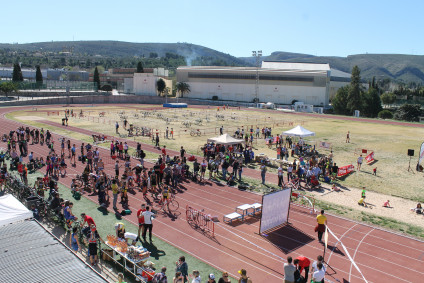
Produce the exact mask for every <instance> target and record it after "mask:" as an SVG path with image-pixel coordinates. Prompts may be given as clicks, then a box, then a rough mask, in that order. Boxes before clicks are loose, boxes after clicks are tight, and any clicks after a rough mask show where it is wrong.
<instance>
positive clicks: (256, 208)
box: [250, 203, 262, 215]
mask: <svg viewBox="0 0 424 283" xmlns="http://www.w3.org/2000/svg"><path fill="white" fill-rule="evenodd" d="M250 208H251V209H252V210H253V212H252V214H251V215H255V214H256V213H261V212H262V204H260V203H254V204H251V205H250Z"/></svg>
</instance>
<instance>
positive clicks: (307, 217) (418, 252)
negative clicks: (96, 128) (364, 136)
mask: <svg viewBox="0 0 424 283" xmlns="http://www.w3.org/2000/svg"><path fill="white" fill-rule="evenodd" d="M50 107H51V106H50ZM15 109H16V110H25V109H30V108H29V107H27V108H25V107H20V108H15ZM15 109H14V110H15ZM7 111H10V110H8V109H0V113H1V117H0V119H1V122H2V123H1V126H0V131H1V133H7V132H8V131H9V130H12V129H13V130H14V129H16V127H17V126H19V125H21V123H18V122H15V121H10V120H7V119H6V118H5V117H4V114H5V113H6V112H7ZM57 137H58V136H57V135H54V139H55V140H57ZM71 142H72V143H75V144H76V145H77V146H79V145H80V144H81V143H80V142H79V141H77V140H72V139H71ZM57 147H58V146H56V148H57ZM30 151H33V152H34V153H35V156H46V155H47V153H48V149H47V147H46V146H40V145H38V144H37V145H32V146H30ZM100 152H101V157H102V158H103V159H104V161H105V164H106V169H105V170H106V171H107V172H112V169H113V168H112V166H113V163H112V162H111V160H108V159H110V158H109V157H108V156H109V153H108V151H107V150H105V149H100ZM82 170H83V166H82V164H80V163H78V164H77V166H76V168H73V167H68V174H69V176H67V177H65V178H61V179H60V182H61V183H63V184H65V185H67V186H68V187H69V185H70V182H71V177H72V174H79V173H81V172H82ZM180 191H181V192H180V193H178V195H177V200H178V201H179V203H180V210H179V211H180V214H179V215H177V216H176V217H169V215H164V214H160V215H159V216H158V217H157V218H156V219H155V220H154V228H153V231H154V234H155V236H157V237H159V238H161V239H163V240H165V241H167V242H168V243H170V244H172V245H174V246H176V247H178V248H180V249H181V250H184V251H186V252H187V253H189V254H191V255H193V256H195V257H197V258H198V259H200V260H202V261H204V262H206V263H208V264H210V265H212V266H214V267H216V268H218V269H220V270H227V271H228V272H229V273H230V274H231V275H232V276H234V277H237V270H239V269H240V268H245V269H246V270H247V271H248V275H249V276H250V277H251V278H252V280H253V281H254V282H281V281H282V280H283V278H284V277H283V273H284V272H283V263H284V262H285V258H286V257H287V256H288V255H291V256H292V257H297V256H299V255H304V256H306V257H308V258H310V259H314V258H315V257H316V256H317V255H318V254H322V251H323V246H322V245H321V244H319V243H318V242H317V241H316V236H315V234H314V232H313V229H314V227H315V223H316V222H315V215H311V214H310V213H309V211H308V210H307V209H304V208H302V207H298V206H294V205H292V207H291V210H290V219H289V221H290V225H287V226H285V227H283V228H280V229H279V230H277V231H274V232H272V233H269V234H267V235H266V236H260V235H258V234H257V232H258V230H259V219H257V218H252V219H251V220H248V221H246V222H244V223H241V224H238V225H233V226H231V225H227V224H223V223H222V222H221V223H218V224H217V225H216V227H215V238H213V239H212V238H210V237H206V236H205V235H204V234H202V233H200V232H199V231H196V230H194V229H193V228H191V227H190V226H189V225H188V224H187V223H186V221H185V217H184V209H183V208H184V207H185V206H186V205H191V206H192V207H195V208H204V209H205V213H208V214H212V215H216V216H218V217H219V218H220V219H222V217H223V215H225V214H228V213H231V212H233V211H234V208H235V207H237V206H239V205H241V204H245V203H254V202H260V201H261V196H259V195H256V194H253V193H249V192H244V191H239V190H237V189H235V188H231V187H227V186H222V185H220V184H216V183H205V184H197V183H193V182H184V183H183V184H182V186H181V187H180ZM85 197H87V198H89V199H91V200H92V201H93V202H97V197H96V196H88V195H85ZM129 198H130V200H129V204H130V208H131V209H132V210H136V209H138V207H139V206H140V204H141V203H142V202H144V200H143V199H142V197H141V195H140V193H134V194H130V196H129ZM110 211H112V210H111V209H110ZM126 219H127V220H129V221H131V222H133V223H136V216H135V214H132V215H130V216H127V217H126ZM328 223H329V228H330V229H331V230H332V231H333V232H334V233H335V234H336V236H337V237H338V238H340V239H341V241H342V242H343V244H344V245H345V246H346V247H347V249H348V251H349V253H350V255H351V256H352V257H353V258H354V260H355V262H356V263H357V265H358V266H359V268H360V269H361V271H362V273H363V274H364V276H365V278H366V279H367V280H368V282H388V281H393V280H396V281H398V282H421V277H422V276H423V275H424V267H423V265H422V264H421V261H422V259H423V258H424V243H423V242H421V241H418V240H415V239H412V238H408V237H405V236H402V235H398V234H395V233H392V232H388V231H384V230H381V229H378V228H375V227H370V226H367V225H364V224H361V223H357V222H354V221H350V220H346V219H343V218H340V217H337V216H334V215H328ZM325 259H326V261H327V262H328V263H329V264H330V266H331V267H332V268H333V269H334V272H333V271H332V270H331V269H330V268H329V269H328V272H329V274H327V276H326V278H327V279H328V280H329V281H331V282H335V281H340V282H364V280H363V279H362V277H361V275H360V274H359V273H358V272H357V271H356V269H355V268H354V267H353V266H352V264H351V262H350V261H349V259H348V258H347V255H346V254H345V252H344V250H343V249H342V247H341V245H340V243H337V242H336V241H335V239H334V238H333V237H330V238H329V247H328V250H327V251H326V256H325Z"/></svg>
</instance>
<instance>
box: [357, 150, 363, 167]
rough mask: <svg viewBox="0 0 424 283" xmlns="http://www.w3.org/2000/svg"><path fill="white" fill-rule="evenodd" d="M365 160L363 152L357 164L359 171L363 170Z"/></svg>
mask: <svg viewBox="0 0 424 283" xmlns="http://www.w3.org/2000/svg"><path fill="white" fill-rule="evenodd" d="M363 161H364V158H363V157H362V154H361V155H359V157H358V161H357V165H358V168H357V169H358V171H361V166H362V162H363Z"/></svg>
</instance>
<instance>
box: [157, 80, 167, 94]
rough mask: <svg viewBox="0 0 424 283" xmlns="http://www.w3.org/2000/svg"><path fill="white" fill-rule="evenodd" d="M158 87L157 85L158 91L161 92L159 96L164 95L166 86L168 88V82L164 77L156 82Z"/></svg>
mask: <svg viewBox="0 0 424 283" xmlns="http://www.w3.org/2000/svg"><path fill="white" fill-rule="evenodd" d="M156 87H157V90H158V92H159V96H162V94H163V93H164V91H165V88H166V83H165V81H164V80H163V79H159V80H158V81H157V82H156Z"/></svg>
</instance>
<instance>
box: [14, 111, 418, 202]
mask: <svg viewBox="0 0 424 283" xmlns="http://www.w3.org/2000/svg"><path fill="white" fill-rule="evenodd" d="M136 107H137V108H140V109H136ZM147 107H154V105H134V107H133V108H128V107H124V106H102V107H85V108H75V109H74V112H75V113H79V110H80V109H83V111H84V114H85V117H84V118H71V119H70V121H69V123H70V125H73V126H76V127H80V128H84V129H90V130H92V131H96V132H102V133H104V134H105V135H107V136H117V135H116V134H115V127H114V124H115V122H116V121H119V122H120V132H121V133H123V132H124V130H123V127H122V122H121V120H122V119H121V118H120V116H125V117H126V118H127V120H128V121H129V123H130V124H134V126H138V127H149V128H151V129H153V131H154V132H155V131H158V132H159V133H160V134H161V145H166V146H167V148H170V149H175V150H178V149H179V148H180V147H181V145H183V146H184V147H185V148H186V150H187V151H188V152H189V153H193V154H199V153H200V152H199V148H200V147H201V146H202V145H203V144H204V143H205V142H206V140H207V138H209V137H213V136H217V135H218V133H219V127H220V126H221V125H222V126H224V131H225V132H228V133H233V132H234V131H235V130H236V129H237V128H241V127H242V126H243V127H244V129H249V128H250V127H251V126H252V125H253V127H254V128H256V126H259V127H260V128H262V127H264V126H268V127H271V128H272V130H273V134H274V135H275V134H280V133H281V132H283V131H286V130H288V129H290V128H292V127H294V126H296V125H297V124H303V126H304V127H305V128H307V129H309V130H311V131H314V132H315V133H316V136H314V137H308V138H306V141H307V142H308V143H309V144H314V145H316V144H317V143H318V142H320V141H326V142H328V143H330V144H331V145H332V150H333V153H334V159H335V161H336V162H337V164H338V165H339V166H344V165H348V164H353V165H354V166H355V167H356V159H357V157H358V154H355V151H357V150H358V149H368V150H373V151H374V152H375V159H376V162H375V163H374V164H372V165H366V164H363V166H362V170H361V171H360V172H355V173H352V174H351V175H349V176H347V177H346V178H343V179H342V180H340V184H341V185H344V186H347V187H358V188H359V187H362V186H366V187H367V189H368V190H372V191H376V192H380V193H384V194H388V195H396V196H400V197H403V198H408V199H413V200H417V201H424V191H423V190H422V180H423V179H422V178H423V175H422V174H420V173H416V172H414V173H412V172H408V171H407V168H408V163H409V158H408V156H407V150H408V149H410V148H411V149H415V152H418V151H419V146H420V144H421V142H422V141H423V140H422V137H423V136H424V129H422V128H415V127H406V126H398V125H384V124H379V123H363V122H360V121H348V120H341V119H336V118H335V119H329V118H322V119H320V118H315V117H309V116H299V115H296V116H295V115H292V114H287V113H281V112H277V111H275V113H269V112H261V111H254V110H240V111H239V110H226V111H222V110H221V111H217V109H216V108H210V109H197V108H188V109H167V110H160V111H146V110H143V109H141V108H147ZM49 110H50V111H61V110H62V111H63V108H54V107H52V108H49ZM45 111H46V109H43V112H41V111H38V112H23V111H17V112H13V113H11V114H9V116H8V117H9V118H14V119H16V117H19V120H21V121H23V120H22V117H23V116H40V117H43V118H44V119H48V120H51V121H55V122H58V123H60V122H61V119H62V118H63V114H61V115H59V116H57V115H56V116H51V115H47V113H46V112H45ZM99 112H106V113H105V117H99ZM146 113H147V114H146ZM217 115H220V116H221V117H217ZM137 116H138V117H137ZM222 119H223V120H222ZM199 120H202V122H201V124H200V123H199ZM25 122H26V123H29V124H31V125H34V126H38V127H42V126H43V124H42V121H31V120H25ZM183 122H190V123H191V126H190V127H185V126H183V124H182V123H183ZM196 123H198V124H199V125H196ZM49 127H50V126H49ZM166 127H168V128H169V129H171V128H173V129H174V132H175V134H174V139H164V138H163V134H164V131H165V129H166ZM44 128H48V127H46V125H45V124H44ZM191 129H194V130H197V129H199V130H200V131H201V132H202V136H200V137H192V136H190V134H189V133H190V130H191ZM348 130H349V131H350V136H351V143H346V142H345V137H346V133H347V131H348ZM54 131H55V132H58V133H62V132H63V134H65V135H68V136H72V137H75V138H79V139H82V140H84V141H86V142H90V140H91V137H88V136H84V135H80V134H78V133H74V132H71V131H64V130H62V129H59V128H55V129H54ZM131 139H134V140H136V141H141V142H145V143H150V142H151V140H150V138H147V137H135V138H131ZM254 149H255V152H256V154H258V153H265V154H266V155H268V156H269V157H275V156H276V151H275V148H272V149H269V148H268V147H267V146H266V145H265V142H264V140H263V139H259V140H257V141H256V142H255V143H254ZM318 150H321V152H323V153H329V151H328V150H323V149H320V148H318ZM289 160H292V158H290V159H289ZM416 162H417V157H414V158H412V161H411V166H412V167H413V168H415V165H416ZM374 167H377V176H373V175H372V169H373V168H374ZM271 171H272V169H271Z"/></svg>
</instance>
